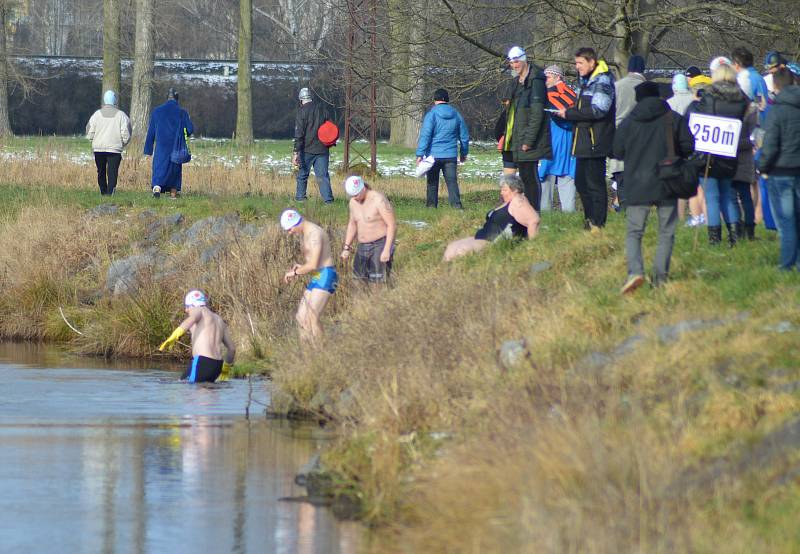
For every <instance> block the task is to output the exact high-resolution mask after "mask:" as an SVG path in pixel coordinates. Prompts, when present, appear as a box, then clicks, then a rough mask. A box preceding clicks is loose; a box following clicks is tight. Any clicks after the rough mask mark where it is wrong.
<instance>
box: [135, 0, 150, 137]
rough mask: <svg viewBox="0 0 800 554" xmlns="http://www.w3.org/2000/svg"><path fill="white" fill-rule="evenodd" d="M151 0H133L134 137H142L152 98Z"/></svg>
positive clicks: (145, 130)
mask: <svg viewBox="0 0 800 554" xmlns="http://www.w3.org/2000/svg"><path fill="white" fill-rule="evenodd" d="M153 14H154V10H153V0H136V46H135V53H134V61H133V87H132V91H131V127H132V128H133V138H134V140H136V141H142V140H144V137H145V134H146V133H147V124H148V121H149V118H150V108H151V106H152V98H153V65H154V62H153V55H154V49H155V40H154V36H153V28H154V26H153Z"/></svg>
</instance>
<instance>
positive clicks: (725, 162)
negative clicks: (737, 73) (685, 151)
mask: <svg viewBox="0 0 800 554" xmlns="http://www.w3.org/2000/svg"><path fill="white" fill-rule="evenodd" d="M749 105H750V100H749V99H748V98H747V96H745V94H744V92H742V89H741V88H739V85H738V84H736V83H728V82H725V81H722V82H719V83H714V84H713V85H711V87H709V88H708V89H706V92H705V94H703V96H702V98H700V100H697V101H695V102H692V103H691V104H689V108H688V109H687V110H686V119H687V120H688V119H689V116H690V115H691V114H692V113H701V114H706V115H716V116H719V117H729V118H732V119H738V120H739V121H742V120H743V119H744V116H745V114H746V113H747V108H748V106H749ZM745 134H746V133H741V135H740V136H739V150H743V149H745V148H752V144H751V143H750V137H748V136H745ZM705 160H706V157H705V156H702V161H703V162H705ZM736 166H737V163H736V159H735V158H725V157H723V156H713V155H712V156H711V167H710V168H709V171H708V176H709V177H714V178H717V179H724V178H732V177H733V176H734V175H735V174H736ZM701 177H702V174H701Z"/></svg>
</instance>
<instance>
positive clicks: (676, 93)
mask: <svg viewBox="0 0 800 554" xmlns="http://www.w3.org/2000/svg"><path fill="white" fill-rule="evenodd" d="M672 92H673V94H672V96H671V97H670V98H667V104H669V107H670V108H672V109H673V110H675V111H676V112H678V113H679V114H681V115H684V114H685V113H686V110H687V109H689V106H690V105H691V104H692V102H694V94H692V93H691V92H690V91H688V90H674V89H673V91H672Z"/></svg>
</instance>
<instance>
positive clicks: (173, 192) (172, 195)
mask: <svg viewBox="0 0 800 554" xmlns="http://www.w3.org/2000/svg"><path fill="white" fill-rule="evenodd" d="M169 197H170V198H172V199H175V198H177V197H178V191H177V190H175V189H169Z"/></svg>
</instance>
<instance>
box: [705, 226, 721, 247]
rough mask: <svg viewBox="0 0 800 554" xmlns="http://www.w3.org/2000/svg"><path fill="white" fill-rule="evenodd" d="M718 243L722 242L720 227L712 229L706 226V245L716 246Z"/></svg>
mask: <svg viewBox="0 0 800 554" xmlns="http://www.w3.org/2000/svg"><path fill="white" fill-rule="evenodd" d="M720 242H722V227H720V226H719V225H717V226H716V227H712V226H711V225H709V226H708V244H710V245H711V246H717V245H718V244H719V243H720Z"/></svg>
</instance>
